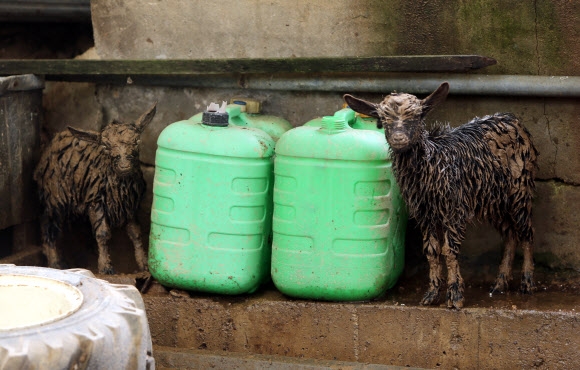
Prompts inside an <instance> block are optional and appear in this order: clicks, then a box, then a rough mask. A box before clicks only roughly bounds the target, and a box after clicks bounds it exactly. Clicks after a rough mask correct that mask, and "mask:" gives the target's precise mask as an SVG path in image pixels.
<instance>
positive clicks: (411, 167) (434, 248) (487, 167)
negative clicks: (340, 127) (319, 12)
mask: <svg viewBox="0 0 580 370" xmlns="http://www.w3.org/2000/svg"><path fill="white" fill-rule="evenodd" d="M448 90H449V85H448V84H447V83H443V84H442V85H441V86H440V87H439V88H438V89H437V90H436V91H435V92H434V93H433V94H431V95H430V96H429V97H427V98H425V99H423V100H420V99H418V98H417V97H415V96H414V95H410V94H396V93H394V94H391V95H389V96H387V97H386V98H385V99H384V100H383V101H382V102H381V103H379V104H373V103H369V102H366V101H364V100H360V99H357V98H354V97H352V96H350V95H345V101H346V102H347V104H348V105H349V106H350V107H351V108H352V109H354V110H355V111H358V112H360V113H363V114H367V115H371V116H374V117H377V118H379V121H378V125H379V127H381V126H384V127H385V136H386V138H387V141H388V143H389V145H390V148H391V152H392V158H393V170H394V173H395V177H396V179H397V182H398V184H399V187H400V188H401V193H402V195H403V197H404V199H405V201H406V203H407V206H408V207H409V214H410V215H411V216H412V217H414V218H415V219H417V221H418V224H419V226H420V228H421V231H422V233H423V252H424V253H425V255H426V256H427V259H428V261H429V270H430V271H429V289H428V291H427V292H426V294H425V296H424V297H423V300H422V302H421V303H422V304H424V305H429V304H433V303H436V302H438V299H439V291H440V289H441V286H442V281H443V280H442V275H443V271H442V270H443V265H442V263H441V256H443V257H444V259H445V264H446V267H447V296H446V303H447V306H448V307H450V308H453V307H454V308H461V307H462V306H463V302H464V298H463V294H464V282H463V278H462V277H461V274H460V271H459V264H458V261H457V257H458V254H459V249H460V245H461V242H462V241H463V239H464V236H465V228H466V224H467V223H470V222H472V221H474V220H480V221H487V222H489V223H491V225H493V226H494V227H495V228H496V229H497V230H498V231H499V232H500V233H501V235H502V236H503V239H504V243H505V249H504V255H503V259H502V262H501V265H500V268H499V273H498V275H497V279H496V281H495V284H494V286H493V287H492V288H491V292H492V293H493V292H503V291H504V289H506V288H507V287H508V283H509V281H510V280H511V279H512V263H513V259H514V255H515V249H516V246H518V245H519V246H521V247H522V249H523V251H524V262H523V267H522V278H521V285H520V289H521V291H522V292H524V293H531V292H532V289H533V270H534V267H533V256H532V242H533V234H534V231H533V228H532V220H531V212H532V195H533V190H534V175H535V171H536V157H537V155H538V152H537V150H536V148H535V147H534V145H533V143H532V137H531V135H530V133H529V132H528V131H527V130H526V128H525V127H524V126H522V124H521V123H520V122H519V121H518V119H517V118H516V117H514V116H513V115H512V114H509V113H496V114H494V115H492V116H486V117H483V118H475V119H473V120H472V121H470V122H468V123H466V124H464V125H462V126H460V127H457V128H449V127H437V128H435V129H433V130H431V131H428V130H426V129H425V123H424V118H425V115H426V114H427V113H428V112H429V111H430V110H431V109H433V107H435V106H436V105H437V104H439V103H441V102H442V101H443V100H444V99H445V98H446V96H447V93H448Z"/></svg>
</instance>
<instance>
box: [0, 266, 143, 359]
mask: <svg viewBox="0 0 580 370" xmlns="http://www.w3.org/2000/svg"><path fill="white" fill-rule="evenodd" d="M8 275H12V276H13V277H16V279H19V278H20V279H24V278H23V277H22V276H25V277H34V279H36V280H38V281H40V280H43V281H44V280H47V279H48V280H52V281H53V282H54V280H56V281H57V282H62V283H65V284H68V285H70V286H72V287H74V288H76V289H78V291H80V293H82V302H79V303H78V304H77V307H76V308H75V309H74V312H69V313H65V314H67V315H68V316H65V317H58V318H56V319H52V320H48V321H46V322H44V323H40V324H38V323H35V324H30V325H28V324H26V323H25V324H12V327H3V328H0V369H154V368H155V362H154V360H153V357H152V345H151V335H150V332H149V325H148V323H147V318H146V315H145V308H144V304H143V300H142V298H141V295H140V294H139V292H138V291H137V289H135V287H133V286H130V285H117V284H109V283H108V282H106V281H104V280H100V279H96V278H95V277H94V275H93V274H92V273H91V272H90V271H88V270H81V269H73V270H62V271H61V270H55V269H50V268H42V267H19V266H14V265H0V277H2V276H4V277H6V276H8ZM10 288H12V287H10ZM74 288H71V289H73V290H75V289H74ZM43 289H45V288H43ZM7 291H8V290H6V292H7ZM75 291H76V290H75ZM9 294H10V295H12V294H11V293H9ZM40 295H41V294H39V296H40ZM1 300H2V305H5V304H11V303H13V302H10V299H6V297H2V298H1ZM13 304H17V303H13ZM37 304H38V306H39V307H41V310H46V309H48V307H42V302H37ZM44 306H48V304H45V305H44ZM42 314H44V313H40V314H39V316H40V315H42ZM32 316H33V315H32ZM9 326H10V324H9Z"/></svg>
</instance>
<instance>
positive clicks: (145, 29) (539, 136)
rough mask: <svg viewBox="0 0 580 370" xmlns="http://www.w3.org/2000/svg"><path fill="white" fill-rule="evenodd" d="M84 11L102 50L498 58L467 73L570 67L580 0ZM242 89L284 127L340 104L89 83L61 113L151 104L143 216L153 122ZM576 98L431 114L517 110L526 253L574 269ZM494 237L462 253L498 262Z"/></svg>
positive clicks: (476, 236) (142, 55)
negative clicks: (528, 199)
mask: <svg viewBox="0 0 580 370" xmlns="http://www.w3.org/2000/svg"><path fill="white" fill-rule="evenodd" d="M92 15H93V26H94V36H95V45H96V51H97V53H98V54H99V56H100V57H101V58H103V59H157V58H241V57H283V58H292V57H307V56H309V57H316V56H320V57H322V56H373V55H405V54H409V55H419V54H480V55H485V56H490V57H493V58H495V59H497V61H498V64H497V65H496V66H493V67H488V68H486V69H485V70H482V71H478V72H474V73H478V74H482V73H483V74H519V75H578V74H579V71H580V43H578V40H579V39H580V2H576V1H568V0H523V1H522V0H511V1H502V0H491V1H490V0H473V1H466V0H452V1H445V0H434V1H403V0H388V1H378V0H365V1H357V0H333V1H329V0H324V1H317V2H312V1H307V0H297V1H292V2H288V1H282V0H269V1H263V0H246V1H223V2H206V1H190V0H175V1H171V2H167V1H149V2H143V1H139V0H124V1H119V0H93V1H92ZM419 77H420V76H419ZM90 89H92V87H89V90H90ZM344 92H349V93H356V91H344ZM385 93H389V91H385ZM240 94H243V95H246V96H251V97H255V98H258V99H260V100H262V101H263V107H264V112H265V113H268V114H274V115H279V116H282V117H285V118H287V119H288V120H290V122H291V123H292V124H294V125H300V124H302V123H304V122H306V121H308V120H309V119H311V118H313V117H316V116H321V115H327V114H332V113H333V112H334V111H335V110H337V109H340V107H341V104H342V99H341V95H342V92H341V93H325V92H275V91H253V90H243V89H242V88H240V89H238V90H223V89H211V88H207V89H194V88H163V87H143V86H98V87H97V88H96V91H95V93H94V94H93V92H92V90H90V91H89V93H87V94H86V101H87V102H88V104H82V103H79V104H77V107H79V108H78V109H77V112H76V113H75V111H74V109H71V107H70V105H69V106H68V107H67V110H69V112H68V113H67V114H69V115H72V116H73V117H75V123H74V125H79V126H82V127H91V126H92V127H95V128H98V127H99V126H100V125H102V124H104V123H105V122H106V121H109V120H110V119H112V118H117V117H119V118H127V119H131V118H136V117H138V116H139V115H140V113H141V112H142V111H143V110H144V109H145V108H146V107H148V106H149V105H150V104H151V103H152V102H153V101H156V100H158V101H159V105H158V113H157V116H156V117H155V119H154V121H153V123H152V124H151V125H150V127H148V128H147V129H146V130H145V132H144V134H143V144H142V153H141V160H142V162H143V163H144V168H145V169H146V171H145V172H146V176H147V178H148V182H149V185H150V186H149V193H148V194H149V197H148V198H147V200H146V202H145V203H144V205H143V209H144V214H143V215H142V219H143V220H145V221H147V219H148V211H149V207H150V202H151V198H150V194H151V193H150V191H151V180H152V176H153V168H152V167H151V166H152V165H153V163H154V155H155V149H156V139H157V136H158V135H159V133H160V132H161V130H162V129H163V128H165V127H166V126H167V125H168V124H170V123H172V122H175V121H177V120H181V119H184V118H187V117H189V116H191V115H193V114H195V113H198V112H200V111H201V110H203V108H204V107H205V106H206V105H207V104H208V103H209V102H211V101H221V100H225V99H227V98H229V97H231V96H233V95H240ZM55 96H57V95H52V97H51V96H48V97H47V102H48V103H47V107H48V108H49V110H50V112H49V118H50V115H51V114H52V115H53V116H55V117H59V122H61V121H62V120H63V119H64V118H62V117H61V116H58V111H59V107H60V106H61V103H60V102H61V101H62V99H63V97H62V96H58V98H55ZM362 96H363V97H365V98H367V99H370V100H379V99H380V98H381V95H380V94H362ZM65 98H66V97H65ZM75 98H82V96H81V95H79V94H75ZM579 103H580V101H579V99H578V98H567V99H557V98H541V97H538V98H522V97H517V96H516V97H488V96H477V97H475V96H461V97H460V96H453V95H452V96H450V98H449V99H448V101H447V102H446V103H445V104H444V105H443V106H442V107H441V109H439V110H438V111H436V112H435V113H434V114H433V116H432V117H431V119H432V120H442V121H449V122H451V123H452V124H453V125H457V124H459V123H462V122H465V121H467V120H469V119H471V118H472V117H474V116H476V115H478V116H482V115H485V114H490V113H494V112H496V111H511V112H514V113H515V114H517V115H518V116H520V117H521V119H522V120H523V122H524V123H525V125H526V126H527V127H528V128H529V129H530V131H531V132H532V134H533V135H534V138H535V142H536V145H537V146H538V148H539V150H540V152H541V156H540V172H539V175H538V178H539V181H538V186H537V188H538V196H537V198H536V201H535V215H534V221H535V225H536V230H537V236H536V251H537V254H536V256H537V258H536V261H537V262H538V263H545V264H547V265H549V266H551V267H555V268H560V267H561V268H574V269H576V270H580V251H578V250H577V248H576V245H577V240H580V231H579V230H578V227H577V225H578V224H579V222H578V221H579V219H578V215H577V213H576V211H575V210H574V209H572V208H574V207H573V206H572V205H575V204H578V200H580V155H579V154H578V153H579V151H578V148H579V146H578V143H579V142H580V104H579ZM83 117H88V118H86V119H83ZM49 121H50V119H49ZM59 122H54V121H53V122H52V123H50V122H49V125H50V127H49V131H53V132H54V131H58V128H59V127H61V126H59V125H62V123H59ZM498 243H499V242H498V238H497V236H496V235H495V233H494V232H492V231H490V230H488V229H484V230H480V229H479V228H478V229H475V231H471V232H470V233H469V237H468V240H467V241H466V242H465V243H464V256H466V257H465V258H466V260H467V261H468V262H473V263H474V265H476V264H479V263H480V259H479V256H483V255H486V253H487V252H489V251H493V253H495V254H496V255H497V259H498V261H499V253H500V252H499V246H498ZM409 248H417V246H409ZM493 268H495V266H493ZM492 273H495V272H492Z"/></svg>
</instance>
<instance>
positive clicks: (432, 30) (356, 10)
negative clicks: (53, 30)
mask: <svg viewBox="0 0 580 370" xmlns="http://www.w3.org/2000/svg"><path fill="white" fill-rule="evenodd" d="M92 12H93V24H94V28H95V44H96V47H97V49H98V51H99V54H100V55H101V57H102V58H106V59H109V58H113V59H117V58H121V59H158V58H162V59H163V58H243V57H288V58H290V57H308V56H312V57H313V56H365V55H405V54H411V55H413V54H482V55H488V56H492V57H494V58H496V59H497V60H498V66H497V67H495V68H494V69H493V71H486V73H504V74H512V73H514V74H543V75H574V74H578V70H579V69H580V68H579V67H580V45H579V44H578V42H577V40H578V38H579V37H580V27H579V26H578V24H579V22H580V4H579V3H578V2H576V1H569V0H511V1H502V0H491V1H489V0H472V1H466V0H452V1H446V0H433V1H406V0H388V1H384V0H363V1H357V0H337V1H328V0H323V1H316V2H313V1H308V0H297V1H291V2H288V1H282V0H273V1H264V0H246V1H221V2H219V3H216V2H207V1H199V0H198V1H190V0H175V1H171V2H166V1H150V2H142V1H136V0H129V1H118V0H93V1H92Z"/></svg>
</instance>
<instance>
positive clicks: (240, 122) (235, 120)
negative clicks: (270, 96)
mask: <svg viewBox="0 0 580 370" xmlns="http://www.w3.org/2000/svg"><path fill="white" fill-rule="evenodd" d="M260 111H261V104H260V102H259V101H258V100H255V99H250V98H232V99H231V100H230V104H228V105H227V106H226V112H227V113H228V115H229V123H231V124H232V125H236V126H241V127H253V128H257V129H260V130H262V131H264V132H265V133H267V134H268V135H270V137H271V138H272V139H273V140H274V142H276V141H278V139H279V138H280V136H282V135H283V134H284V133H285V132H286V131H288V130H290V129H291V128H292V125H291V124H290V122H288V121H286V120H285V119H283V118H280V117H276V116H272V115H267V114H261V113H260ZM202 114H203V113H198V114H196V115H194V116H193V117H191V118H190V121H192V122H201V119H202Z"/></svg>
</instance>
